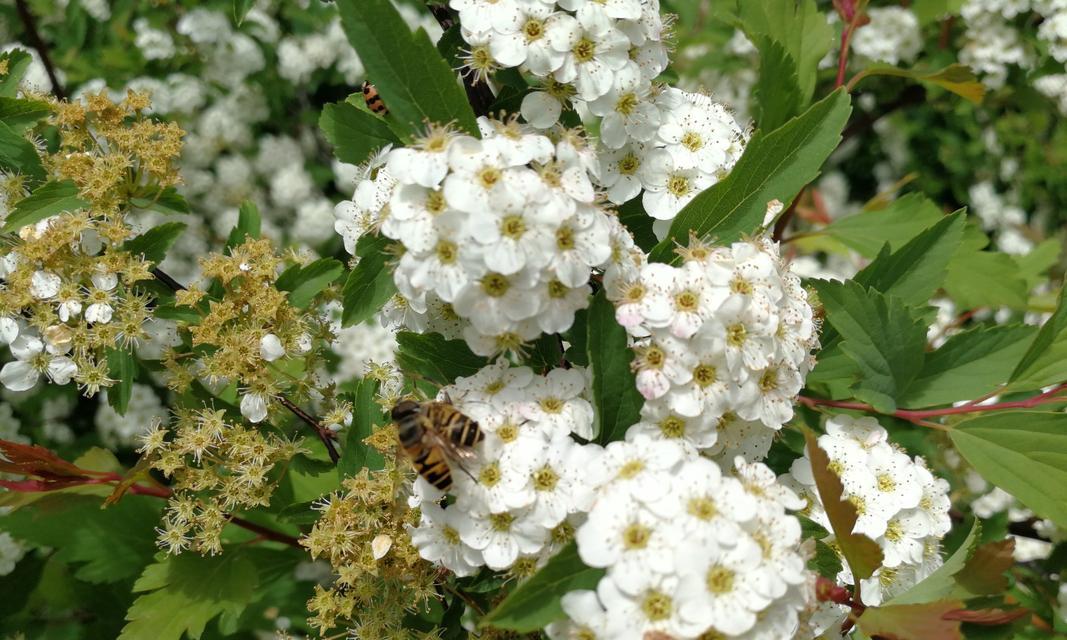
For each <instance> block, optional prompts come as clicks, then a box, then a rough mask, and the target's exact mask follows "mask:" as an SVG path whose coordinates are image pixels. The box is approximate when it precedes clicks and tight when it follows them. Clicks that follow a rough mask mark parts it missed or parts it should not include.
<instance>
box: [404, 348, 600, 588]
mask: <svg viewBox="0 0 1067 640" xmlns="http://www.w3.org/2000/svg"><path fill="white" fill-rule="evenodd" d="M585 391H586V379H585V374H584V372H582V371H581V370H579V369H555V370H553V371H551V372H549V373H548V375H546V376H535V375H534V373H533V371H531V370H530V369H528V368H525V367H521V368H509V366H508V363H507V362H506V361H504V360H501V361H498V362H497V363H496V364H493V365H489V366H487V367H485V368H483V369H482V370H481V371H479V372H478V373H477V374H475V375H473V376H471V377H469V378H460V379H458V380H457V381H456V383H455V384H454V385H452V386H450V387H448V388H446V389H444V390H443V392H442V393H443V394H447V395H449V396H451V398H452V400H453V402H455V403H456V406H457V407H458V408H459V409H460V410H462V411H463V412H464V413H465V414H466V415H467V416H469V417H470V418H472V419H474V420H477V421H478V424H479V425H480V427H481V429H482V430H483V431H484V433H485V440H484V441H483V442H482V443H481V444H479V446H478V450H477V458H476V459H475V460H473V461H471V462H462V463H461V464H462V465H463V468H460V467H459V465H458V464H455V463H453V465H452V481H453V485H452V488H451V490H450V491H451V493H452V494H454V495H455V498H456V500H455V502H454V503H453V504H450V505H448V507H447V508H444V507H442V506H441V504H439V503H440V501H441V499H442V498H443V494H442V493H441V492H440V491H438V490H437V489H435V488H433V487H431V486H430V485H429V484H428V483H427V482H426V481H425V480H423V479H422V478H419V480H418V481H417V482H416V484H415V495H414V496H413V498H412V506H418V507H419V508H420V510H421V512H422V519H421V522H420V524H419V526H418V527H411V528H410V529H409V530H410V533H411V541H412V543H413V544H414V545H415V546H416V547H417V548H418V549H419V553H420V555H422V557H423V558H425V559H426V560H429V561H431V562H435V563H438V564H440V565H442V566H444V567H446V568H448V569H450V570H452V571H454V572H455V573H456V575H459V576H466V575H471V574H473V573H474V572H475V571H476V570H477V568H478V567H481V566H488V567H489V568H490V569H496V570H503V569H509V568H511V567H513V566H514V565H515V563H516V562H517V561H519V560H520V559H523V558H528V559H531V560H533V561H535V562H536V561H540V560H542V559H547V558H548V557H549V556H551V555H553V554H554V553H555V552H556V551H558V550H559V548H560V546H561V544H562V543H564V542H566V541H567V540H569V539H570V538H571V535H572V534H573V531H574V527H573V525H572V524H571V521H572V520H573V519H574V518H575V517H578V516H579V514H582V513H584V512H585V511H587V510H588V509H589V507H590V503H591V500H592V497H593V494H592V491H591V487H590V484H589V481H588V478H587V474H588V468H589V465H590V462H591V461H592V459H593V458H595V457H596V456H597V455H599V452H600V447H598V446H597V445H581V444H578V443H577V442H576V441H575V440H573V439H572V438H571V434H572V433H574V434H576V435H579V436H581V437H584V438H589V437H592V435H593V434H592V430H593V408H592V405H590V404H589V402H588V401H587V400H586V399H585V398H583V397H582V396H583V395H584V394H585ZM442 397H444V396H442Z"/></svg>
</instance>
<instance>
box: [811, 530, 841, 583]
mask: <svg viewBox="0 0 1067 640" xmlns="http://www.w3.org/2000/svg"><path fill="white" fill-rule="evenodd" d="M843 566H844V565H843V564H842V563H841V556H839V555H837V552H836V551H834V550H833V548H832V547H831V546H830V545H828V544H826V543H825V542H823V541H822V540H816V541H815V555H813V556H812V557H811V558H810V559H808V569H811V570H812V571H814V572H815V573H817V574H819V575H820V576H822V577H824V578H826V579H827V580H837V574H839V573H841V569H842V568H843Z"/></svg>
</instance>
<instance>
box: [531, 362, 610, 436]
mask: <svg viewBox="0 0 1067 640" xmlns="http://www.w3.org/2000/svg"><path fill="white" fill-rule="evenodd" d="M585 388H586V379H585V376H584V375H583V373H582V372H581V370H579V369H576V368H573V369H553V370H552V371H550V372H548V375H547V376H544V377H538V378H535V379H534V380H533V382H532V383H531V384H530V386H529V387H528V388H527V390H526V397H527V398H528V399H527V400H526V401H525V402H523V403H522V404H521V405H520V406H521V409H520V410H521V411H522V415H523V416H524V417H525V418H526V419H527V420H531V421H534V422H536V423H537V424H538V425H539V426H540V427H541V428H542V429H544V430H545V432H546V433H547V434H549V435H550V436H554V435H563V434H570V433H572V432H573V433H575V434H576V435H578V436H579V437H581V438H585V439H587V440H588V439H590V438H592V437H593V407H592V405H590V404H589V401H588V400H586V399H584V398H583V397H581V396H582V395H583V394H584V393H585Z"/></svg>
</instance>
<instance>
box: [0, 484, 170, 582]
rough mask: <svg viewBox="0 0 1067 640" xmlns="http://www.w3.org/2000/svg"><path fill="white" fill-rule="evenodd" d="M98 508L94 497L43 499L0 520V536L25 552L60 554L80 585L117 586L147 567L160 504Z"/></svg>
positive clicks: (139, 499) (129, 501)
mask: <svg viewBox="0 0 1067 640" xmlns="http://www.w3.org/2000/svg"><path fill="white" fill-rule="evenodd" d="M100 504H101V499H100V498H98V497H93V496H85V495H75V494H70V493H67V494H52V495H46V496H44V497H42V498H41V499H39V500H37V501H35V502H34V503H33V504H30V505H27V506H25V507H22V508H20V509H17V510H15V511H12V512H10V513H8V514H6V515H5V516H4V517H3V518H0V531H6V532H8V533H10V534H11V535H12V536H13V537H14V538H16V539H18V540H21V541H23V542H24V543H27V544H28V545H29V546H33V547H53V548H56V549H59V554H58V556H59V559H60V560H62V561H63V562H67V563H73V564H76V565H79V566H78V568H77V569H76V570H75V572H74V575H75V576H76V577H77V578H78V579H79V580H85V581H86V582H92V583H105V582H120V581H122V580H126V579H128V578H131V577H133V576H136V575H137V574H138V573H140V572H141V570H142V569H143V568H144V567H145V565H147V564H148V563H150V562H151V561H152V556H153V555H154V554H155V552H156V545H155V538H156V534H155V527H156V526H157V525H158V524H159V510H160V507H162V506H163V503H162V502H160V501H159V500H157V499H155V498H150V497H146V496H126V497H125V498H124V499H123V500H122V501H121V502H119V503H117V504H115V505H114V506H112V507H110V508H108V509H101V508H100Z"/></svg>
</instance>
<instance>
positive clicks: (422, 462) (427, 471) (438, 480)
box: [409, 448, 452, 491]
mask: <svg viewBox="0 0 1067 640" xmlns="http://www.w3.org/2000/svg"><path fill="white" fill-rule="evenodd" d="M410 453H414V452H410V451H409V454H410ZM412 461H413V462H414V463H415V470H416V471H417V472H418V473H419V475H420V476H422V477H423V478H425V479H426V482H429V483H430V484H431V485H433V486H434V487H436V488H438V489H440V490H441V491H448V489H449V487H451V486H452V469H451V468H450V467H449V466H448V460H446V459H445V456H444V455H443V454H442V453H441V450H440V449H437V448H426V449H421V450H419V451H418V455H417V457H415V456H413V457H412Z"/></svg>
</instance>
